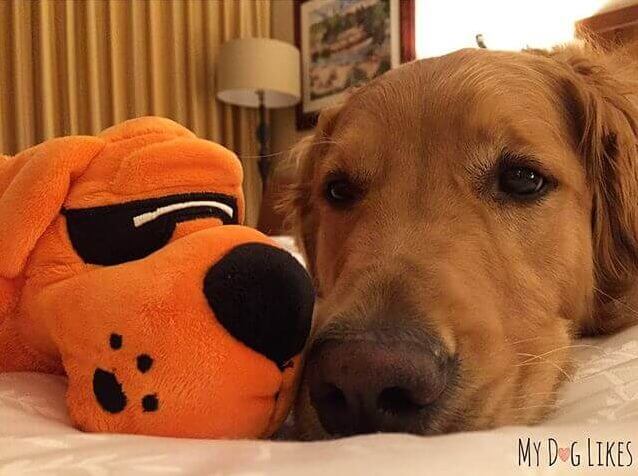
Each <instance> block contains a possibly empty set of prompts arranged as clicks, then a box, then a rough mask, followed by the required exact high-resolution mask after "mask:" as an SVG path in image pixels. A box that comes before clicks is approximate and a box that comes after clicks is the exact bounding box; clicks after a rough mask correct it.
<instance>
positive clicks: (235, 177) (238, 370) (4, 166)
mask: <svg viewBox="0 0 638 476" xmlns="http://www.w3.org/2000/svg"><path fill="white" fill-rule="evenodd" d="M241 181H242V170H241V165H240V162H239V160H238V159H237V157H236V156H235V155H234V154H233V153H232V152H230V151H229V150H227V149H225V148H223V147H222V146H220V145H218V144H215V143H212V142H209V141H205V140H201V139H198V138H196V137H195V136H194V135H193V133H191V132H190V131H188V130H187V129H185V128H183V127H181V126H179V125H178V124H176V123H174V122H172V121H169V120H167V119H160V118H141V119H134V120H131V121H127V122H125V123H123V124H120V125H117V126H114V127H112V128H110V129H107V130H106V131H104V132H102V133H101V134H99V135H98V136H96V137H88V136H87V137H85V136H77V137H65V138H60V139H53V140H50V141H48V142H45V143H43V144H40V145H38V146H35V147H33V148H31V149H29V150H26V151H24V152H22V153H20V154H18V155H16V156H15V157H3V156H0V371H3V372H11V371H39V372H47V373H55V374H66V375H67V376H68V392H67V403H68V408H69V413H70V415H71V418H72V420H73V421H74V423H75V424H76V426H77V427H79V428H81V429H83V430H86V431H101V432H120V433H140V434H147V435H163V436H178V437H208V438H243V437H251V438H254V437H266V436H269V435H271V434H272V433H273V432H274V431H276V430H277V428H278V427H279V426H280V424H281V423H282V421H283V420H284V418H285V417H286V415H287V413H288V410H289V408H290V404H291V402H292V399H293V397H294V392H295V389H296V381H297V377H298V374H299V370H300V356H301V352H302V349H303V347H304V345H305V341H306V338H307V336H308V332H309V329H310V320H311V314H312V307H313V300H314V295H313V292H312V286H311V283H310V280H309V278H308V276H307V274H306V272H305V271H304V269H303V268H302V267H301V265H300V264H299V263H298V262H297V261H296V260H295V259H294V258H293V257H292V256H291V255H290V254H288V253H287V252H285V251H283V250H281V249H279V248H278V247H276V246H275V245H274V244H273V243H272V242H271V240H270V239H269V238H267V237H266V236H264V235H262V234H261V233H259V232H257V231H255V230H253V229H250V228H247V227H243V226H240V225H239V223H241V221H242V218H243V213H244V211H243V210H244V200H243V196H242V192H241Z"/></svg>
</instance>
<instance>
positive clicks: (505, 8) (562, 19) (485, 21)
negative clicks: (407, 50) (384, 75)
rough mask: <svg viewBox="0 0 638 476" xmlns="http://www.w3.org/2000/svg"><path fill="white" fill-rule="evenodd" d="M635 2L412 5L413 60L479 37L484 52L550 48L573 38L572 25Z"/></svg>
mask: <svg viewBox="0 0 638 476" xmlns="http://www.w3.org/2000/svg"><path fill="white" fill-rule="evenodd" d="M632 3H638V1H636V0H611V1H610V0H559V1H557V0H535V1H533V2H529V1H524V0H516V1H513V0H512V1H509V2H503V1H502V0H482V1H481V2H468V1H466V0H439V1H437V0H416V22H417V28H416V52H417V57H419V58H427V57H430V56H439V55H442V54H446V53H449V52H452V51H455V50H457V49H460V48H468V47H470V48H472V47H476V40H475V36H476V35H477V34H478V33H481V34H483V37H484V41H485V43H486V44H487V47H488V48H491V49H498V50H520V49H522V48H526V47H532V48H549V47H551V46H553V45H556V44H560V43H566V42H569V41H571V40H572V39H573V37H574V23H575V22H576V21H577V20H580V19H582V18H586V17H589V16H591V15H594V14H596V13H598V12H600V11H601V10H603V9H604V10H614V9H617V8H621V7H623V6H627V5H629V4H632Z"/></svg>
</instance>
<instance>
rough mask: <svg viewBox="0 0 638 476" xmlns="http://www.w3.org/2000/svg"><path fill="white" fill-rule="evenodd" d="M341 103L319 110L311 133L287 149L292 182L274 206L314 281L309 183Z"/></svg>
mask: <svg viewBox="0 0 638 476" xmlns="http://www.w3.org/2000/svg"><path fill="white" fill-rule="evenodd" d="M340 110H341V106H334V107H332V108H329V109H325V110H324V111H322V112H321V114H320V116H319V119H318V121H317V128H316V129H315V132H314V134H312V135H310V136H308V137H305V138H304V139H302V140H301V141H300V142H299V143H298V144H297V145H296V146H295V147H294V148H293V149H292V151H291V154H290V160H291V161H292V162H293V166H294V168H295V172H294V178H293V182H292V185H291V186H290V187H288V189H287V190H286V192H285V193H284V194H283V198H282V200H281V201H280V202H279V205H278V208H279V209H280V210H282V211H283V212H284V213H285V216H286V217H287V223H286V224H287V226H288V227H289V228H290V230H291V231H292V233H293V235H294V236H295V240H296V242H297V245H298V246H299V247H300V248H301V250H302V252H303V254H304V257H305V260H306V266H307V267H308V271H309V273H310V275H311V276H312V277H313V279H314V280H315V284H316V285H317V286H318V283H317V274H316V269H315V268H316V236H317V226H318V223H317V216H316V207H315V205H316V204H315V203H314V201H313V197H312V192H313V183H314V177H315V172H316V169H317V165H318V163H319V161H320V159H321V155H322V154H323V153H324V152H325V150H326V148H327V147H329V146H330V136H331V134H332V131H333V129H334V126H335V123H336V121H337V117H338V116H339V112H340Z"/></svg>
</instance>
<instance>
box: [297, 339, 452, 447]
mask: <svg viewBox="0 0 638 476" xmlns="http://www.w3.org/2000/svg"><path fill="white" fill-rule="evenodd" d="M440 349H441V347H437V349H434V350H429V349H423V348H421V347H418V348H417V347H416V346H414V347H413V346H412V345H410V344H407V345H406V344H405V343H403V344H401V343H391V344H387V343H383V344H380V343H377V342H375V341H371V340H328V341H325V342H323V343H322V344H320V345H319V346H318V348H315V349H313V350H312V351H311V354H310V357H309V359H308V368H307V371H308V372H309V390H310V400H311V403H312V405H313V406H314V408H315V410H316V411H317V414H318V416H319V420H320V422H321V424H322V426H323V427H324V429H325V430H326V431H327V432H328V433H330V434H332V435H341V436H346V435H352V434H360V433H373V432H379V431H384V432H402V431H405V432H415V431H417V430H416V428H417V427H418V425H419V424H422V423H423V421H424V420H426V419H427V418H428V417H430V416H431V415H432V413H433V412H434V411H435V409H436V405H437V402H438V400H439V397H441V394H442V393H443V391H444V390H445V388H446V385H447V383H448V375H449V373H450V368H451V367H452V360H451V359H449V358H447V357H445V356H443V355H441V352H440Z"/></svg>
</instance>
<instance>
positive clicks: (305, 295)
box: [204, 243, 314, 369]
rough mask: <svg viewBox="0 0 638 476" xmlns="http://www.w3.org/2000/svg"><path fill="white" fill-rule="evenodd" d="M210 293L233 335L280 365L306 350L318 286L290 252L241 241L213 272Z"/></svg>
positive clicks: (207, 292) (208, 277)
mask: <svg viewBox="0 0 638 476" xmlns="http://www.w3.org/2000/svg"><path fill="white" fill-rule="evenodd" d="M204 294H205V296H206V299H207V301H208V304H209V306H210V307H211V309H212V310H213V312H214V313H215V316H216V318H217V320H218V321H219V322H220V323H221V324H222V325H223V326H224V328H225V329H226V330H227V331H228V332H229V333H230V334H231V335H232V336H233V337H235V338H236V339H237V340H239V341H241V342H242V343H244V344H245V345H246V346H248V347H250V348H251V349H253V350H255V351H257V352H259V353H260V354H262V355H264V356H265V357H267V358H269V359H270V360H272V361H273V362H275V363H276V364H277V365H278V366H279V368H280V369H283V368H285V366H286V363H287V362H288V361H289V360H290V359H291V358H292V357H294V356H295V355H297V354H299V352H301V350H302V349H303V347H304V345H305V342H306V339H307V338H308V334H309V332H310V324H311V319H312V309H313V306H314V291H313V288H312V283H311V281H310V278H309V276H308V274H307V273H306V271H305V270H304V268H303V267H302V266H301V265H300V264H299V263H298V262H297V260H296V259H295V258H294V257H293V256H291V255H290V254H289V253H287V252H285V251H283V250H280V249H278V248H275V247H273V246H270V245H265V244H261V243H248V244H243V245H239V246H237V247H235V248H234V249H233V250H231V251H230V252H229V253H228V254H226V255H225V256H224V257H223V258H222V259H221V260H220V261H218V262H217V263H216V264H215V265H214V266H213V267H212V268H211V269H210V270H209V271H208V273H207V274H206V277H205V278H204Z"/></svg>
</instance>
